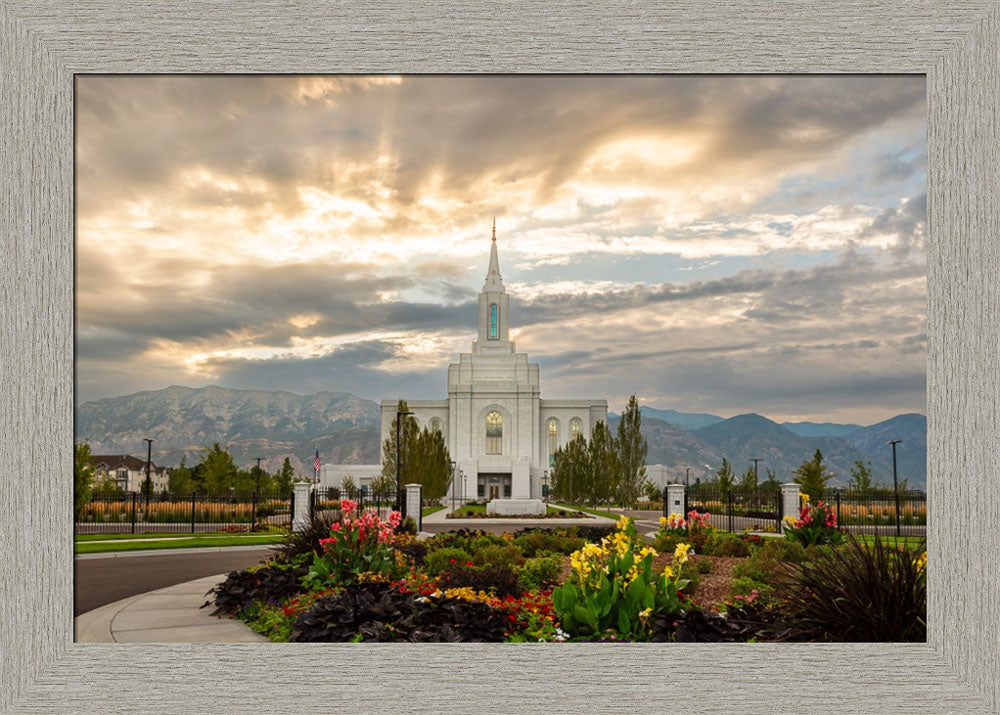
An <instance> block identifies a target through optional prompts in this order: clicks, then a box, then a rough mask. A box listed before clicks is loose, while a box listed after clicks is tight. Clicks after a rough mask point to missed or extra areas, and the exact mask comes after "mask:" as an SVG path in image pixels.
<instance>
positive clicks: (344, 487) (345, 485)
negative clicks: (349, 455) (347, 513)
mask: <svg viewBox="0 0 1000 715" xmlns="http://www.w3.org/2000/svg"><path fill="white" fill-rule="evenodd" d="M340 489H341V491H343V492H344V496H346V497H347V498H348V499H350V498H351V497H354V498H355V499H356V498H357V491H358V484H357V482H355V481H354V477H352V476H351V475H350V474H345V475H344V478H343V479H341V480H340Z"/></svg>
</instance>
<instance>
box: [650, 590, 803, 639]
mask: <svg viewBox="0 0 1000 715" xmlns="http://www.w3.org/2000/svg"><path fill="white" fill-rule="evenodd" d="M650 625H651V629H652V636H651V638H650V640H652V641H654V642H664V641H678V642H687V643H693V642H699V643H722V642H730V643H731V642H745V641H749V640H755V641H801V640H808V636H806V635H805V634H803V633H802V632H800V631H798V630H796V629H795V628H793V627H791V626H790V625H789V624H788V623H787V622H786V621H785V620H784V618H783V616H782V615H781V613H780V611H778V610H776V609H774V608H772V607H770V606H768V605H766V604H764V603H761V602H760V601H756V600H743V601H741V602H740V603H739V605H736V604H733V605H731V606H730V607H729V608H728V609H727V611H726V614H725V615H722V614H720V613H714V612H712V611H709V610H707V609H704V608H692V609H687V610H684V611H681V612H680V613H677V614H672V615H671V614H660V615H656V616H654V617H653V618H652V619H651V621H650Z"/></svg>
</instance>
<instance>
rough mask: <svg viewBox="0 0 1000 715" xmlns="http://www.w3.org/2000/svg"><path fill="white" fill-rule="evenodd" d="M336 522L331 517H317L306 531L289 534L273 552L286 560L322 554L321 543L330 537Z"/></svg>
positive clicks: (311, 520)
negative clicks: (331, 528)
mask: <svg viewBox="0 0 1000 715" xmlns="http://www.w3.org/2000/svg"><path fill="white" fill-rule="evenodd" d="M334 521H335V520H334V519H333V518H331V517H327V516H322V515H316V516H315V517H313V518H311V519H310V520H309V523H308V524H306V528H305V529H303V530H302V531H293V532H291V533H289V534H288V536H286V537H285V539H284V540H283V541H282V542H281V543H280V544H277V545H276V546H275V547H274V548H273V550H274V551H276V552H277V553H278V554H279V555H280V556H281V557H282V558H283V559H285V560H290V559H294V558H295V557H297V556H307V555H310V554H322V553H323V547H322V546H320V543H319V542H320V540H321V539H326V538H327V537H329V536H330V527H331V526H332V525H333V523H334Z"/></svg>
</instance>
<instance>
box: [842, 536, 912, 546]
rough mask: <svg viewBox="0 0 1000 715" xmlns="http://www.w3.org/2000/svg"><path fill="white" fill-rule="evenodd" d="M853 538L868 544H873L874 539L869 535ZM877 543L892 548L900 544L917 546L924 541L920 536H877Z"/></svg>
mask: <svg viewBox="0 0 1000 715" xmlns="http://www.w3.org/2000/svg"><path fill="white" fill-rule="evenodd" d="M854 537H855V538H856V539H857V540H858V541H863V542H865V543H868V544H871V543H874V542H875V537H874V536H872V535H871V534H855V535H854ZM879 541H881V542H882V543H883V544H890V545H892V546H899V545H901V544H902V545H904V546H917V545H918V544H919V543H920V542H921V541H925V539H924V537H922V536H898V537H897V536H879Z"/></svg>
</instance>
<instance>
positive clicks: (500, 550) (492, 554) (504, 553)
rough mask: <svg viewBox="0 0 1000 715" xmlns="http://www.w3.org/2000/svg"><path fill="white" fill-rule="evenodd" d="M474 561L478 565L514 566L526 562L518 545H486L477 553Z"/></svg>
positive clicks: (473, 558)
mask: <svg viewBox="0 0 1000 715" xmlns="http://www.w3.org/2000/svg"><path fill="white" fill-rule="evenodd" d="M472 563H474V564H475V565H476V566H510V567H511V568H514V567H516V566H520V565H521V564H523V563H524V557H523V556H521V551H520V549H518V548H517V547H516V546H486V547H484V548H482V549H480V550H479V551H477V552H476V553H475V555H473V557H472Z"/></svg>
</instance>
